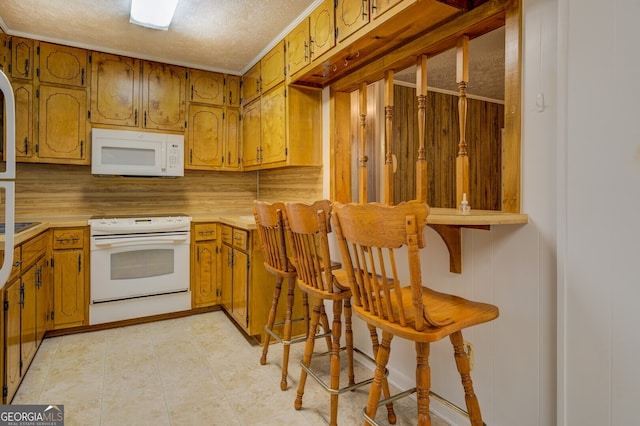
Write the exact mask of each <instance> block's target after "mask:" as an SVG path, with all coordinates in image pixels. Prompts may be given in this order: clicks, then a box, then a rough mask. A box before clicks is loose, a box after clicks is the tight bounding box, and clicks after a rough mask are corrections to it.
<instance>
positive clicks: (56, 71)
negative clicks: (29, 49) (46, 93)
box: [37, 42, 87, 87]
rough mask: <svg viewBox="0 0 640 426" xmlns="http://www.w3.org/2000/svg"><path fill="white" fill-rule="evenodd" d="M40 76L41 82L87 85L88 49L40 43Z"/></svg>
mask: <svg viewBox="0 0 640 426" xmlns="http://www.w3.org/2000/svg"><path fill="white" fill-rule="evenodd" d="M37 53H38V56H39V57H40V66H39V73H38V76H39V78H40V82H41V83H55V84H64V85H66V86H77V87H86V84H87V75H86V74H87V51H86V50H84V49H78V48H75V47H68V46H60V45H58V44H50V43H44V42H43V43H40V45H39V47H38V49H37Z"/></svg>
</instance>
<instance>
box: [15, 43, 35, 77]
mask: <svg viewBox="0 0 640 426" xmlns="http://www.w3.org/2000/svg"><path fill="white" fill-rule="evenodd" d="M9 49H10V50H11V65H10V66H9V69H10V73H11V77H13V78H22V79H27V80H31V79H32V78H33V57H34V55H33V49H34V47H33V40H31V39H28V38H20V37H12V38H11V40H10V41H9Z"/></svg>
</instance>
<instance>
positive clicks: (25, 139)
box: [24, 136, 29, 155]
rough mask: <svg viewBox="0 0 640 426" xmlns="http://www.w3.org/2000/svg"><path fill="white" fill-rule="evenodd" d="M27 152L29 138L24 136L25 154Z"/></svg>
mask: <svg viewBox="0 0 640 426" xmlns="http://www.w3.org/2000/svg"><path fill="white" fill-rule="evenodd" d="M28 152H29V139H28V138H27V137H26V136H25V137H24V153H25V155H26V154H27V153H28Z"/></svg>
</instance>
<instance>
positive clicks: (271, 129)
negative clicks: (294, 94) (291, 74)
mask: <svg viewBox="0 0 640 426" xmlns="http://www.w3.org/2000/svg"><path fill="white" fill-rule="evenodd" d="M285 93H286V88H285V86H284V85H280V86H279V87H277V88H275V89H273V90H272V91H270V92H269V93H267V94H266V95H262V99H261V104H262V105H261V111H260V137H261V143H262V153H261V160H262V164H271V163H277V162H280V161H286V160H287V150H286V147H287V143H286V118H285V105H286V98H285Z"/></svg>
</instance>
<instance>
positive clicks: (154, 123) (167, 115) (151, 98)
mask: <svg viewBox="0 0 640 426" xmlns="http://www.w3.org/2000/svg"><path fill="white" fill-rule="evenodd" d="M185 88H186V69H185V68H182V67H178V66H175V65H168V64H161V63H157V62H145V63H144V66H143V73H142V109H143V117H142V127H144V128H146V129H156V130H173V131H178V132H181V131H184V126H185Z"/></svg>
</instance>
